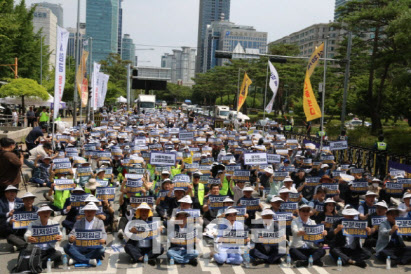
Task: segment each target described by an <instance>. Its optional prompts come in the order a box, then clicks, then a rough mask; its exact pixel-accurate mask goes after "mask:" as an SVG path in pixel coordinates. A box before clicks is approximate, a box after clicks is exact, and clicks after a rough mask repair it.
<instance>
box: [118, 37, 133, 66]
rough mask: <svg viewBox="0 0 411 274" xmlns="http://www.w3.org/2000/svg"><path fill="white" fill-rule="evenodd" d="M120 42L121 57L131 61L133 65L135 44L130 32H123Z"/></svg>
mask: <svg viewBox="0 0 411 274" xmlns="http://www.w3.org/2000/svg"><path fill="white" fill-rule="evenodd" d="M121 44H122V48H121V59H122V60H128V61H131V63H132V65H135V64H134V60H135V58H136V46H135V45H134V43H133V39H131V37H130V34H124V37H123V39H122V42H121Z"/></svg>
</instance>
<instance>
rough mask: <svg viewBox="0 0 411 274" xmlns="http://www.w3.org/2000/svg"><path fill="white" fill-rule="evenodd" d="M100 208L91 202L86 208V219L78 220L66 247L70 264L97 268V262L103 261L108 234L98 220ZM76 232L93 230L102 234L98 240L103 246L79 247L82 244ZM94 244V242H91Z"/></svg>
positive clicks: (101, 222)
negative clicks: (104, 245) (78, 240)
mask: <svg viewBox="0 0 411 274" xmlns="http://www.w3.org/2000/svg"><path fill="white" fill-rule="evenodd" d="M97 211H98V207H97V206H96V205H95V204H94V203H93V202H90V203H88V204H87V205H86V206H85V207H84V215H85V217H84V218H82V219H81V220H78V221H77V222H76V223H75V224H74V227H73V230H72V231H71V232H70V234H69V243H68V244H67V245H66V246H65V247H64V251H65V253H66V254H68V255H70V257H71V259H70V260H69V264H75V263H78V264H89V265H91V266H97V260H101V259H102V258H103V257H104V251H105V248H104V247H103V244H105V243H106V240H107V233H106V230H105V228H104V223H103V221H102V220H100V219H98V218H96V217H95V216H96V213H97ZM76 230H79V231H82V230H93V231H96V232H100V233H101V238H100V239H99V240H98V242H99V244H100V245H101V246H98V247H95V246H93V247H87V246H78V245H77V244H80V242H77V241H76V240H77V238H76V235H77V234H76ZM90 242H93V241H90Z"/></svg>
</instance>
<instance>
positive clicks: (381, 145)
mask: <svg viewBox="0 0 411 274" xmlns="http://www.w3.org/2000/svg"><path fill="white" fill-rule="evenodd" d="M377 148H378V150H387V143H385V142H377Z"/></svg>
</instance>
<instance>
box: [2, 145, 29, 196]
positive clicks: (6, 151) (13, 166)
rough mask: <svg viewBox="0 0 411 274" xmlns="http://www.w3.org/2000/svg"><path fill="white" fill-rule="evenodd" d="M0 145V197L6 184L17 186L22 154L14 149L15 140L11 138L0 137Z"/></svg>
mask: <svg viewBox="0 0 411 274" xmlns="http://www.w3.org/2000/svg"><path fill="white" fill-rule="evenodd" d="M0 146H1V148H0V197H3V196H4V190H5V189H6V188H7V186H9V185H13V186H15V187H17V189H18V188H19V183H20V180H21V172H20V170H21V166H22V165H23V161H24V155H23V153H22V152H21V151H19V150H18V149H16V142H15V141H14V140H13V139H10V138H6V137H4V138H1V139H0Z"/></svg>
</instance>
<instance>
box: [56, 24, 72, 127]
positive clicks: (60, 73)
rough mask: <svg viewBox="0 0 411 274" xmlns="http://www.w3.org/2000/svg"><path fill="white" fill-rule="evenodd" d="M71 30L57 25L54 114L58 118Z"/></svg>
mask: <svg viewBox="0 0 411 274" xmlns="http://www.w3.org/2000/svg"><path fill="white" fill-rule="evenodd" d="M68 38H69V32H68V31H67V30H66V29H63V28H60V27H59V26H57V47H56V68H55V78H54V115H53V119H54V120H55V119H57V116H58V113H59V108H60V102H61V98H63V92H64V85H65V83H66V53H67V43H68Z"/></svg>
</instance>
